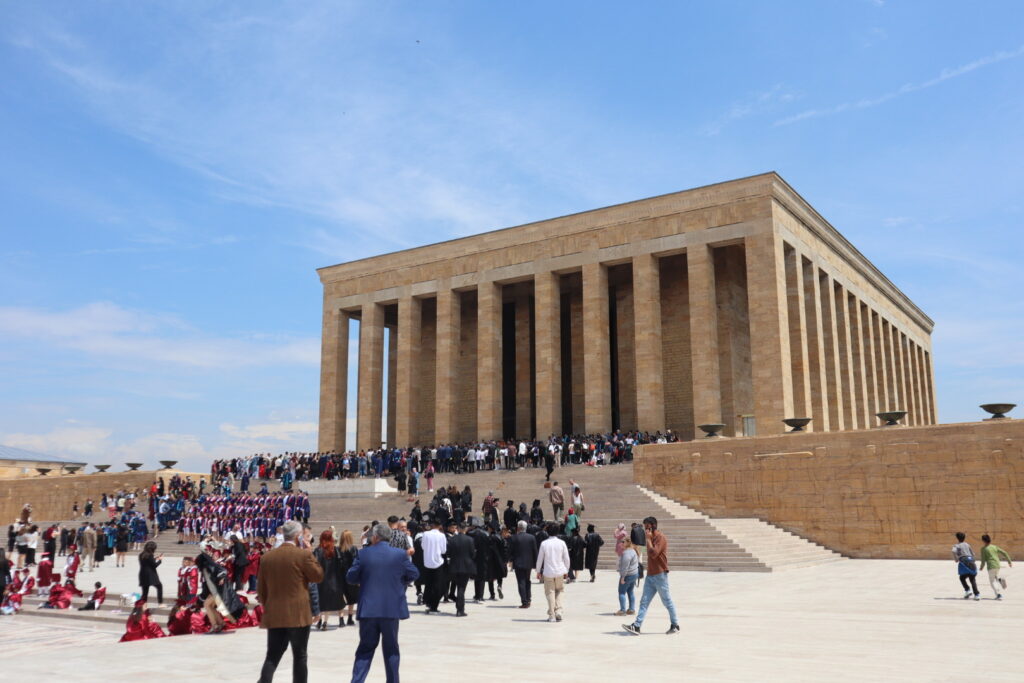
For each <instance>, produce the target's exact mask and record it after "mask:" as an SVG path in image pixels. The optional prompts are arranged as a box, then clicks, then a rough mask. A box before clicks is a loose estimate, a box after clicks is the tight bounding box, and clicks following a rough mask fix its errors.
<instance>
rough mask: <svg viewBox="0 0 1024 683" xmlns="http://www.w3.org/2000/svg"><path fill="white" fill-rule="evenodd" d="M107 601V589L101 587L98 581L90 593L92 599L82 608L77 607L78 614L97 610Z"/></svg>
mask: <svg viewBox="0 0 1024 683" xmlns="http://www.w3.org/2000/svg"><path fill="white" fill-rule="evenodd" d="M106 599H107V589H106V588H104V587H103V584H102V583H100V582H99V581H97V582H96V586H95V589H94V590H93V592H92V597H91V598H89V599H88V600H87V601H86V603H85V606H84V607H79V608H78V611H79V612H84V611H91V610H98V609H99V608H100V606H101V605H103V601H104V600H106Z"/></svg>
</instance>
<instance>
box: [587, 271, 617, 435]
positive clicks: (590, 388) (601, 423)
mask: <svg viewBox="0 0 1024 683" xmlns="http://www.w3.org/2000/svg"><path fill="white" fill-rule="evenodd" d="M580 334H582V335H583V382H584V386H585V387H586V399H585V401H584V410H585V417H584V430H585V431H586V432H587V433H588V434H596V433H599V432H600V433H604V432H609V431H611V428H612V401H611V387H612V379H611V375H612V366H611V350H610V346H609V339H608V334H609V329H608V271H607V270H606V269H605V267H604V266H603V265H601V264H600V263H586V264H584V265H583V326H582V327H581V328H580Z"/></svg>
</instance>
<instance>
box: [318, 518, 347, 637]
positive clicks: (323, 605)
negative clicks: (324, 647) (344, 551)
mask: <svg viewBox="0 0 1024 683" xmlns="http://www.w3.org/2000/svg"><path fill="white" fill-rule="evenodd" d="M313 557H315V558H316V561H317V562H319V563H320V568H321V569H323V570H324V578H323V580H322V581H320V583H319V584H317V592H318V593H319V594H320V620H319V621H318V622H317V623H316V624H315V625H314V626H313V627H314V628H316V629H318V630H320V631H326V630H327V617H328V616H329V614H328V613H336V614H337V615H338V628H342V627H343V626H344V625H345V619H344V618H343V617H342V616H341V611H342V610H343V609H345V577H344V576H343V575H342V571H341V566H342V563H341V552H339V551H338V547H337V546H336V545H334V532H332V531H331V530H330V529H327V530H325V531H324V532H323V533H322V534H320V544H319V545H318V546H317V548H316V550H314V551H313Z"/></svg>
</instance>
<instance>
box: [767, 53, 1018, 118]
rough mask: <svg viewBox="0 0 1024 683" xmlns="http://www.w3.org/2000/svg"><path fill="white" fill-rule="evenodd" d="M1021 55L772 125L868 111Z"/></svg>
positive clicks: (997, 57) (999, 56)
mask: <svg viewBox="0 0 1024 683" xmlns="http://www.w3.org/2000/svg"><path fill="white" fill-rule="evenodd" d="M1021 55H1024V45H1021V46H1020V47H1018V48H1017V49H1015V50H1005V51H1002V52H996V53H994V54H991V55H988V56H986V57H982V58H981V59H976V60H974V61H973V62H969V63H967V64H963V65H961V66H958V67H956V68H953V69H944V70H943V71H942V72H941V73H940V74H939V75H938V76H936V77H935V78H931V79H929V80H927V81H922V82H920V83H907V84H906V85H903V86H902V87H900V88H899V89H897V90H893V91H891V92H887V93H885V94H884V95H879V96H877V97H870V98H865V99H862V100H856V101H850V102H843V103H842V104H837V105H835V106H833V107H827V108H824V109H807V110H805V111H802V112H800V113H799V114H794V115H793V116H787V117H785V118H782V119H779V120H778V121H776V122H775V123H774V124H773V125H775V126H787V125H790V124H793V123H797V122H799V121H806V120H809V119H816V118H821V117H823V116H833V115H835V114H841V113H843V112H847V111H855V110H858V109H869V108H871V107H877V106H878V105H880V104H884V103H886V102H888V101H890V100H894V99H896V98H897V97H902V96H903V95H908V94H910V93H913V92H918V91H921V90H926V89H928V88H932V87H935V86H936V85H939V84H941V83H945V82H946V81H948V80H951V79H953V78H957V77H959V76H963V75H965V74H969V73H971V72H972V71H975V70H977V69H980V68H982V67H985V66H990V65H992V64H998V63H999V62H1005V61H1006V60H1008V59H1014V58H1016V57H1020V56H1021Z"/></svg>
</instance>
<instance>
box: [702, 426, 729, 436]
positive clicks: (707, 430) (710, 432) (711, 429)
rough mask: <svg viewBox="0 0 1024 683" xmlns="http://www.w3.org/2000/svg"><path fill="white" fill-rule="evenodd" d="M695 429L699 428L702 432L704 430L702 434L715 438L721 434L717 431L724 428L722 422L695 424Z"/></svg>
mask: <svg viewBox="0 0 1024 683" xmlns="http://www.w3.org/2000/svg"><path fill="white" fill-rule="evenodd" d="M697 429H699V430H701V431H702V432H704V435H705V437H706V438H708V439H714V438H717V437H720V436H721V434H719V433H718V432H720V431H722V430H723V429H725V425H723V424H706V425H697Z"/></svg>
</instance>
